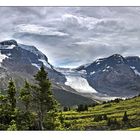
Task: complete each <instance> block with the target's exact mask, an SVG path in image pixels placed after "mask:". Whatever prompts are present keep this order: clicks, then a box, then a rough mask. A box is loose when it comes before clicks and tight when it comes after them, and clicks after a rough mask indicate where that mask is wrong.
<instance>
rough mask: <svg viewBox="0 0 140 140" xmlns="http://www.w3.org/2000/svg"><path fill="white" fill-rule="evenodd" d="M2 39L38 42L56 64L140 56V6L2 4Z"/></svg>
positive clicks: (26, 42) (28, 42) (0, 38)
mask: <svg viewBox="0 0 140 140" xmlns="http://www.w3.org/2000/svg"><path fill="white" fill-rule="evenodd" d="M0 13H1V14H0V19H1V22H0V40H4V39H11V38H12V39H16V40H17V41H18V42H20V43H24V44H30V45H34V46H36V47H37V48H38V49H39V50H41V51H43V52H44V53H45V54H46V55H47V57H48V58H49V61H50V62H51V63H52V64H53V65H55V66H68V67H74V66H78V65H81V64H84V63H88V62H89V61H91V62H92V61H94V60H95V59H97V58H99V57H106V56H108V55H112V54H114V53H120V54H122V55H124V56H127V55H138V56H140V7H0Z"/></svg>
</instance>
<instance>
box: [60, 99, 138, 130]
mask: <svg viewBox="0 0 140 140" xmlns="http://www.w3.org/2000/svg"><path fill="white" fill-rule="evenodd" d="M125 111H127V115H128V118H129V121H128V122H126V123H124V122H123V121H122V118H123V115H124V112H125ZM104 114H106V115H107V118H108V119H107V120H104V119H103V120H96V118H97V116H102V115H104ZM63 117H64V125H65V127H66V128H67V130H140V97H135V98H132V99H127V100H124V101H120V102H119V103H116V102H110V103H105V104H101V105H96V106H95V107H89V108H88V111H83V112H77V111H76V110H71V111H67V112H63ZM109 119H111V120H114V119H116V121H117V124H111V125H108V120H109Z"/></svg>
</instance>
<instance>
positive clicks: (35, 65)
mask: <svg viewBox="0 0 140 140" xmlns="http://www.w3.org/2000/svg"><path fill="white" fill-rule="evenodd" d="M42 64H43V65H44V67H45V69H46V71H47V72H48V76H49V79H50V80H51V82H52V89H53V91H54V94H55V96H56V98H58V100H59V102H61V104H63V105H69V106H70V105H76V104H81V103H93V100H91V99H89V98H85V97H82V96H81V95H77V92H76V91H75V90H73V89H71V88H70V87H68V86H66V85H65V84H64V83H65V82H66V78H65V75H63V74H62V73H60V72H58V71H57V70H55V68H54V67H53V66H52V65H51V64H50V63H49V61H48V58H47V57H46V56H45V55H44V54H43V53H42V52H40V51H39V50H38V49H37V48H36V47H34V46H29V45H24V44H20V43H17V42H16V41H15V40H6V41H3V42H0V80H1V82H0V89H1V90H5V89H6V87H7V83H8V80H9V79H10V78H13V79H14V81H15V83H16V86H17V87H20V86H21V85H23V83H24V80H25V79H28V80H29V81H30V82H34V78H33V76H34V75H35V74H36V72H37V71H38V70H39V68H40V67H41V66H42Z"/></svg>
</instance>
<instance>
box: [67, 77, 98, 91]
mask: <svg viewBox="0 0 140 140" xmlns="http://www.w3.org/2000/svg"><path fill="white" fill-rule="evenodd" d="M66 79H67V81H66V82H65V85H67V86H70V87H71V88H73V89H75V90H76V91H78V92H81V93H97V91H96V90H95V89H93V88H92V87H91V86H90V85H89V84H88V82H87V80H86V79H85V78H83V77H80V76H66Z"/></svg>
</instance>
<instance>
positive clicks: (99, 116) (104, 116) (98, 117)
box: [94, 114, 108, 122]
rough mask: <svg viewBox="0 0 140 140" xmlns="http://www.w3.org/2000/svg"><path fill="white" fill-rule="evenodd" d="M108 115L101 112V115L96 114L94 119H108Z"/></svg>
mask: <svg viewBox="0 0 140 140" xmlns="http://www.w3.org/2000/svg"><path fill="white" fill-rule="evenodd" d="M107 119H108V117H107V115H106V114H101V115H96V116H94V121H96V122H99V121H102V120H107Z"/></svg>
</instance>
